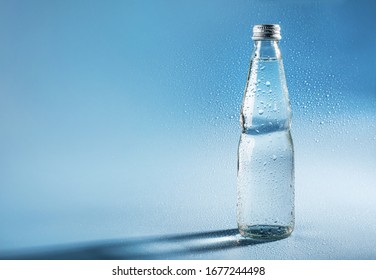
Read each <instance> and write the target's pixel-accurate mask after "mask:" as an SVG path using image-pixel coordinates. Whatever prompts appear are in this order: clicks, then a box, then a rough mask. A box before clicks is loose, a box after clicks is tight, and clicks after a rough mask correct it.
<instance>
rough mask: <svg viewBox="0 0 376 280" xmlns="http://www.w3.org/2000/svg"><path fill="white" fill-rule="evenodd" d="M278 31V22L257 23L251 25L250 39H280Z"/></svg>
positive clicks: (279, 28) (279, 30) (279, 29)
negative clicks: (251, 34) (251, 33)
mask: <svg viewBox="0 0 376 280" xmlns="http://www.w3.org/2000/svg"><path fill="white" fill-rule="evenodd" d="M280 32H281V27H280V26H279V25H278V24H257V25H255V26H253V36H252V40H281V38H282V37H281V33H280Z"/></svg>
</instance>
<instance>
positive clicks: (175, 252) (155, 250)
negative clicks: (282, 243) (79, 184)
mask: <svg viewBox="0 0 376 280" xmlns="http://www.w3.org/2000/svg"><path fill="white" fill-rule="evenodd" d="M264 242H266V241H258V240H252V239H245V238H242V237H241V236H240V235H239V231H238V230H237V229H228V230H220V231H210V232H202V233H192V234H180V235H167V236H159V237H150V238H133V239H124V240H121V239H118V240H110V241H98V242H92V243H80V244H76V245H66V246H55V247H48V248H44V249H42V248H39V249H34V250H27V251H26V250H25V251H19V252H9V253H8V254H0V259H3V260H4V259H12V260H14V259H18V260H20V259H22V260H108V259H111V260H114V259H124V260H127V259H128V260H130V259H131V260H143V259H144V260H149V259H171V258H172V259H173V258H179V257H182V256H184V255H188V254H195V253H196V254H198V253H203V252H210V251H214V250H223V249H229V248H235V247H241V246H250V245H257V244H261V243H264Z"/></svg>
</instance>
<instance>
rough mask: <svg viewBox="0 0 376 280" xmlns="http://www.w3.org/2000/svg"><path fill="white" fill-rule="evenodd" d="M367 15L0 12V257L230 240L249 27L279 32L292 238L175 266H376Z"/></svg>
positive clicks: (369, 8) (204, 8)
mask: <svg viewBox="0 0 376 280" xmlns="http://www.w3.org/2000/svg"><path fill="white" fill-rule="evenodd" d="M375 14H376V2H375V1H372V0H370V1H365V0H358V1H346V0H329V1H324V0H317V1H313V0H302V1H299V0H286V1H272V0H267V1H261V0H250V1H229V0H219V1H196V0H195V1H167V0H166V1H147V0H143V1H0V38H1V44H0V129H1V137H0V221H1V226H0V252H1V251H2V252H5V251H7V252H8V251H12V250H15V249H23V248H31V247H38V246H44V245H55V244H68V243H71V242H83V241H92V240H102V239H113V238H128V237H146V236H154V235H162V236H163V235H165V234H179V233H188V232H204V231H211V230H225V229H232V228H236V212H235V206H236V150H237V145H238V138H239V134H240V127H239V124H238V118H239V117H238V116H239V109H240V105H241V98H242V94H243V89H244V86H245V81H246V76H247V71H248V66H249V57H250V54H251V49H252V42H251V28H252V26H253V25H254V24H259V23H278V24H280V25H281V28H282V41H281V49H282V54H283V57H284V63H285V70H286V75H287V82H288V87H289V93H290V98H291V102H292V108H293V114H294V116H293V138H294V143H295V150H296V215H297V221H296V231H295V232H294V234H293V236H291V237H290V238H289V239H286V240H283V241H279V242H274V243H268V244H264V245H262V246H256V247H252V248H250V247H242V248H230V249H227V250H217V251H213V252H210V251H207V252H206V253H201V254H194V253H191V254H185V255H184V256H175V257H176V258H251V259H252V258H264V259H269V258H271V259H273V258H278V259H281V258H282V259H292V258H298V259H299V258H301V259H305V258H308V259H309V258H324V259H327V258H334V259H336V258H339V259H343V258H351V259H354V258H355V259H356V258H360V259H364V258H371V259H376V249H375V247H374V244H375V243H376V237H375V236H376V235H375V232H376V225H375V223H374V221H375V217H376V199H375V197H376V183H375V182H376V161H375V158H376V145H375V144H376V125H375V123H376V109H375V106H376V79H375V78H376V77H375V73H376V37H375V33H374V29H375V20H374V18H375ZM360 240H361V241H360Z"/></svg>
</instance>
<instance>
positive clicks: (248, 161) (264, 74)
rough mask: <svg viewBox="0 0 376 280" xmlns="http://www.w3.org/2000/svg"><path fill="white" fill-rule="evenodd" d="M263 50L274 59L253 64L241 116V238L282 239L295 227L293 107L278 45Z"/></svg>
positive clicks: (239, 203) (239, 192) (239, 167)
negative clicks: (291, 131) (291, 124)
mask: <svg viewBox="0 0 376 280" xmlns="http://www.w3.org/2000/svg"><path fill="white" fill-rule="evenodd" d="M266 44H268V43H266ZM259 47H262V46H259ZM256 52H257V50H256ZM263 52H264V53H267V54H268V56H271V57H272V56H273V54H274V55H275V58H273V57H272V58H270V57H269V58H267V59H260V58H254V59H253V60H252V62H251V70H250V73H249V76H248V81H247V86H246V91H245V94H244V98H243V106H242V112H241V119H240V120H241V124H242V128H243V131H242V134H241V137H240V142H239V149H238V189H237V191H238V194H237V195H238V198H237V201H238V202H237V217H238V227H239V231H240V233H241V234H242V235H243V236H245V237H252V238H259V239H280V238H284V237H287V236H289V235H290V234H291V232H292V231H293V228H294V150H293V143H292V138H291V133H290V123H291V109H290V102H289V98H288V91H287V86H286V80H285V74H284V69H283V63H282V60H281V58H280V53H279V50H278V46H277V44H274V45H272V44H269V45H266V46H263V49H261V50H259V52H258V53H259V54H261V55H262V53H263Z"/></svg>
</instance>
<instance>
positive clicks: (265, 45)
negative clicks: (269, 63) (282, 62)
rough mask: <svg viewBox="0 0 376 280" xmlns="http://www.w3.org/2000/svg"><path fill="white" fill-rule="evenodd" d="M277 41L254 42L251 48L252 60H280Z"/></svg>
mask: <svg viewBox="0 0 376 280" xmlns="http://www.w3.org/2000/svg"><path fill="white" fill-rule="evenodd" d="M278 42H279V41H278V40H256V41H254V46H253V58H256V59H262V60H275V59H281V51H280V50H279V46H278Z"/></svg>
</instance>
